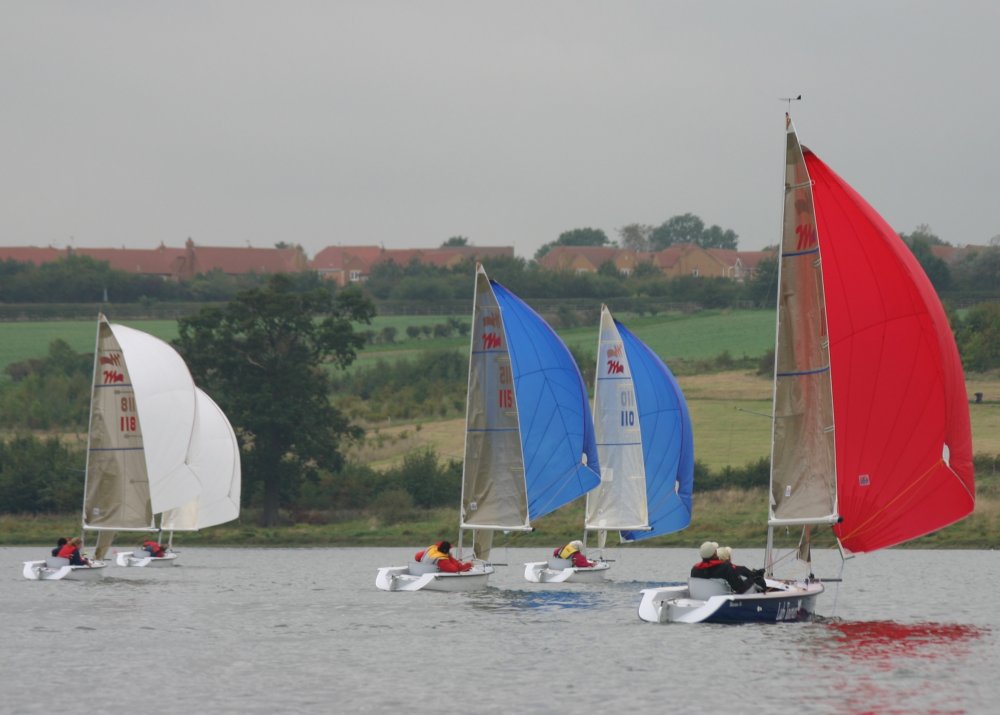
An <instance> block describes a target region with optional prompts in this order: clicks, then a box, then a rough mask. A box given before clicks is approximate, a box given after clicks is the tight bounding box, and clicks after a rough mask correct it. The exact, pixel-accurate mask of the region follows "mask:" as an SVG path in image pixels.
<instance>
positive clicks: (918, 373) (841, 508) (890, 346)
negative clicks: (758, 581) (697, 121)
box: [639, 116, 975, 623]
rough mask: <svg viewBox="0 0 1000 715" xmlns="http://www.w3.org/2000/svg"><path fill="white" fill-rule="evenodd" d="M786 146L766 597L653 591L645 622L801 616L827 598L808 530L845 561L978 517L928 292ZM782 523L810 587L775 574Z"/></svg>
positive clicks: (894, 250)
mask: <svg viewBox="0 0 1000 715" xmlns="http://www.w3.org/2000/svg"><path fill="white" fill-rule="evenodd" d="M786 137H787V142H786V161H785V204H784V220H783V232H782V241H781V258H780V263H779V290H778V310H777V336H776V346H775V369H774V396H773V416H772V439H771V443H772V447H771V478H770V500H769V510H768V524H767V527H768V530H767V547H766V551H765V564H764V565H765V571H766V574H765V575H766V577H767V578H766V582H767V585H768V586H769V589H768V592H766V593H756V594H742V595H735V594H720V595H711V594H708V593H702V594H699V595H698V596H696V595H695V594H694V593H691V592H689V590H688V587H687V586H681V587H673V588H662V589H647V590H645V591H643V598H642V601H641V603H640V606H639V617H640V618H641V619H642V620H645V621H652V622H665V621H679V622H688V623H691V622H702V621H708V622H722V623H728V622H739V623H742V622H747V621H785V620H805V619H808V618H810V617H811V616H812V615H813V613H814V610H815V603H816V599H817V597H818V596H819V594H820V593H822V591H823V584H822V583H821V581H820V580H818V579H816V578H814V577H813V576H812V573H811V564H810V550H809V544H810V541H811V530H812V529H813V528H816V527H823V526H829V527H831V528H832V530H833V534H834V535H835V537H836V539H837V542H838V544H839V547H840V549H841V552H842V554H843V555H844V556H845V557H846V556H850V555H852V554H858V553H864V552H869V551H875V550H877V549H882V548H887V547H890V546H894V545H896V544H901V543H904V542H906V541H910V540H911V539H915V538H918V537H920V536H923V535H925V534H928V533H930V532H932V531H936V530H938V529H941V528H943V527H945V526H948V525H949V524H952V523H954V522H956V521H958V520H960V519H962V518H964V517H965V516H967V515H968V514H970V513H971V512H972V510H973V508H974V507H975V480H974V472H973V465H972V432H971V428H970V424H969V407H968V397H967V394H966V390H965V377H964V375H963V373H962V365H961V361H960V359H959V355H958V349H957V347H956V345H955V340H954V336H953V335H952V331H951V327H950V325H949V322H948V318H947V315H946V314H945V311H944V308H943V307H942V306H941V303H940V301H939V300H938V297H937V294H936V293H935V291H934V288H933V286H932V285H931V283H930V281H929V280H928V278H927V276H926V275H925V274H924V272H923V270H922V269H921V267H920V264H919V263H918V262H917V260H916V258H914V256H913V254H912V252H911V251H910V249H909V248H908V247H907V246H906V244H904V243H903V241H902V240H901V239H900V238H899V236H897V235H896V233H895V231H893V230H892V228H890V227H889V225H888V224H887V223H886V222H885V220H884V219H883V218H882V217H881V216H879V215H878V214H877V213H876V212H875V210H874V209H873V208H872V207H871V206H870V205H869V204H868V203H867V202H866V201H865V200H864V199H863V198H862V197H861V196H860V195H859V194H858V193H857V192H856V191H854V189H852V188H851V187H850V186H849V185H848V184H847V182H845V181H844V180H843V179H841V178H840V177H839V176H838V175H837V174H835V173H834V172H833V171H832V170H831V169H830V168H829V167H827V165H826V164H824V163H823V162H822V161H821V160H820V159H819V157H817V156H816V155H815V154H814V153H813V152H812V151H810V150H809V149H807V148H805V147H802V146H801V145H800V144H799V140H798V137H797V135H796V133H795V128H794V126H793V125H792V122H791V118H790V117H787V116H786ZM776 528H782V529H791V528H795V529H799V528H801V529H802V536H801V539H800V542H799V548H798V549H797V550H795V551H793V552H790V553H789V554H788V555H787V556H795V557H796V558H797V559H798V560H799V561H800V563H801V564H804V566H805V567H806V569H807V571H808V574H809V575H808V576H806V577H805V578H803V579H799V580H780V579H775V578H774V568H775V566H776V565H778V564H779V563H781V562H782V561H783V560H784V558H785V557H781V558H778V557H776V555H775V554H776V550H775V548H774V529H776ZM695 581H709V579H692V581H691V585H692V587H693V586H695V584H694V582H695ZM697 585H698V586H699V587H702V588H704V584H697Z"/></svg>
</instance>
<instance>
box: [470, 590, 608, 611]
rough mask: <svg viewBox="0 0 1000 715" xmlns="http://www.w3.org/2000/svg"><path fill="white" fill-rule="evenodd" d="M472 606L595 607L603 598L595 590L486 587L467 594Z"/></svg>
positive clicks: (497, 608)
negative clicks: (534, 589) (528, 589)
mask: <svg viewBox="0 0 1000 715" xmlns="http://www.w3.org/2000/svg"><path fill="white" fill-rule="evenodd" d="M469 601H470V603H471V604H472V606H473V607H474V608H480V609H484V610H488V611H520V610H523V609H564V608H597V607H599V606H601V605H602V604H603V603H604V601H605V598H603V596H602V594H601V593H599V592H596V591H574V590H568V589H561V590H555V589H553V590H548V589H539V590H537V591H519V590H505V589H495V588H488V589H486V590H485V591H478V592H475V593H471V594H469Z"/></svg>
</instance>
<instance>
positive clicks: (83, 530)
mask: <svg viewBox="0 0 1000 715" xmlns="http://www.w3.org/2000/svg"><path fill="white" fill-rule="evenodd" d="M104 320H105V318H104V314H103V313H101V312H98V313H97V330H96V331H95V333H94V369H93V370H92V371H91V373H90V414H89V415H88V418H87V456H86V461H85V463H84V468H83V501H82V502H81V504H80V534H81V543H80V547H81V548H80V551H81V552H82V551H83V546H85V545H86V534H87V507H86V504H87V481H88V479H89V478H90V446H91V439H92V435H93V431H94V389H95V385H96V384H97V382H96V381H97V369H98V367H99V365H100V358H101V351H100V344H101V322H102V321H104Z"/></svg>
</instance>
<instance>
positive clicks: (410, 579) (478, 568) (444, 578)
mask: <svg viewBox="0 0 1000 715" xmlns="http://www.w3.org/2000/svg"><path fill="white" fill-rule="evenodd" d="M493 571H494V568H493V567H492V566H490V565H489V564H474V565H473V567H472V569H471V570H469V571H465V572H463V573H443V572H440V571H434V572H431V573H421V574H412V573H410V568H409V567H408V566H384V567H382V568H380V569H379V570H378V575H376V576H375V585H376V586H378V587H379V588H380V589H381V590H383V591H479V590H482V589H484V588H486V585H487V582H488V581H489V578H490V574H492V573H493Z"/></svg>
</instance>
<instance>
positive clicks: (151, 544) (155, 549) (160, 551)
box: [142, 541, 167, 557]
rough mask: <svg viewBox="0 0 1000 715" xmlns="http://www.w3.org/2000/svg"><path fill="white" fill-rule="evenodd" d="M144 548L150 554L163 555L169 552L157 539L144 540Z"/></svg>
mask: <svg viewBox="0 0 1000 715" xmlns="http://www.w3.org/2000/svg"><path fill="white" fill-rule="evenodd" d="M142 548H143V550H144V551H148V552H149V555H150V556H156V557H162V556H163V555H164V554H166V553H167V550H166V549H164V548H163V545H162V544H160V543H159V542H156V541H143V542H142Z"/></svg>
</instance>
